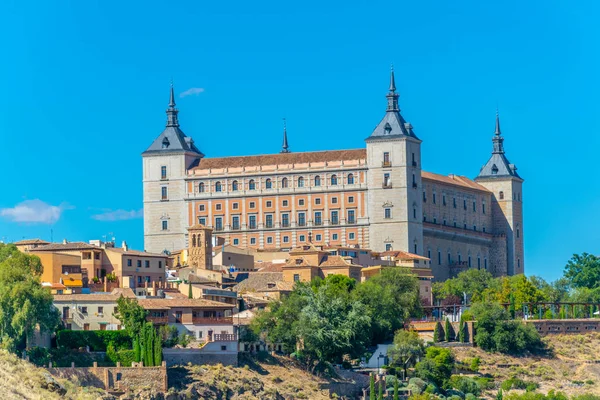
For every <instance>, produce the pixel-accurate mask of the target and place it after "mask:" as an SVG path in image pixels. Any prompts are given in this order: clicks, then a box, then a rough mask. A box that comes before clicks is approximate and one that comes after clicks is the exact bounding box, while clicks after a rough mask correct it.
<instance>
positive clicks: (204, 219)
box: [198, 217, 206, 225]
mask: <svg viewBox="0 0 600 400" xmlns="http://www.w3.org/2000/svg"><path fill="white" fill-rule="evenodd" d="M198 223H199V224H200V225H206V218H205V217H199V218H198Z"/></svg>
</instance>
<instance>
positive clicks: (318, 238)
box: [315, 234, 323, 242]
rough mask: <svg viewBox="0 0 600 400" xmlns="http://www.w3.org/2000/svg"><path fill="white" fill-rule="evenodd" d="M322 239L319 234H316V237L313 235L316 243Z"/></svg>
mask: <svg viewBox="0 0 600 400" xmlns="http://www.w3.org/2000/svg"><path fill="white" fill-rule="evenodd" d="M322 239H323V236H321V235H320V234H318V235H315V240H316V241H317V242H320V241H321V240H322Z"/></svg>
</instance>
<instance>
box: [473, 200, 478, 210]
mask: <svg viewBox="0 0 600 400" xmlns="http://www.w3.org/2000/svg"><path fill="white" fill-rule="evenodd" d="M476 211H477V203H476V202H473V212H476Z"/></svg>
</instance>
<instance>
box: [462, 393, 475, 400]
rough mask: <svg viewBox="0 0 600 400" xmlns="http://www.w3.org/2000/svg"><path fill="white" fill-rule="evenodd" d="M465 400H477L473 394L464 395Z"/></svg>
mask: <svg viewBox="0 0 600 400" xmlns="http://www.w3.org/2000/svg"><path fill="white" fill-rule="evenodd" d="M465 400H477V396H475V395H474V394H473V393H467V394H466V395H465Z"/></svg>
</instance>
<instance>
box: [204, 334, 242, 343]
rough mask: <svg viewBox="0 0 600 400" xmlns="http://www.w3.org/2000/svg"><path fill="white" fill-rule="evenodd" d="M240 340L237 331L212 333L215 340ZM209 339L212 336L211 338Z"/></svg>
mask: <svg viewBox="0 0 600 400" xmlns="http://www.w3.org/2000/svg"><path fill="white" fill-rule="evenodd" d="M236 340H238V339H237V335H236V334H235V333H215V334H213V335H212V341H213V342H234V341H236ZM209 341H211V340H210V338H209Z"/></svg>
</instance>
